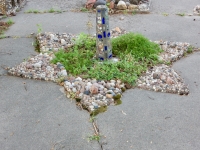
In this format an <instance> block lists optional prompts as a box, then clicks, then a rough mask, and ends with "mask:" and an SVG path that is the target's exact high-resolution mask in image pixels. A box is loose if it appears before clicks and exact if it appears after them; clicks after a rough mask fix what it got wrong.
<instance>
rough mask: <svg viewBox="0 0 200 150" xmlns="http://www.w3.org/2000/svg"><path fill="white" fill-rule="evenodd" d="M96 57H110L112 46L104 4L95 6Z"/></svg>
mask: <svg viewBox="0 0 200 150" xmlns="http://www.w3.org/2000/svg"><path fill="white" fill-rule="evenodd" d="M96 36H97V37H96V39H97V41H96V45H97V52H96V57H97V58H98V59H100V60H107V59H111V58H112V46H111V42H110V29H109V18H108V8H107V6H105V5H99V6H97V8H96Z"/></svg>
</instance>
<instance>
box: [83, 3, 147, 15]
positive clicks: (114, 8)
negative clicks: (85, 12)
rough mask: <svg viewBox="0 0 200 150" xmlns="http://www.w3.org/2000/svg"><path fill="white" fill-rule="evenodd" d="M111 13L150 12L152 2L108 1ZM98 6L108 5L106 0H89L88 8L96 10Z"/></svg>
mask: <svg viewBox="0 0 200 150" xmlns="http://www.w3.org/2000/svg"><path fill="white" fill-rule="evenodd" d="M107 3H108V4H109V8H110V9H111V11H110V13H118V12H121V10H122V11H124V10H126V11H130V12H131V11H132V12H133V11H149V8H150V0H107ZM98 5H106V0H87V2H86V8H88V9H91V8H96V7H97V6H98Z"/></svg>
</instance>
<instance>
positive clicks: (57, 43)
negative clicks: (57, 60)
mask: <svg viewBox="0 0 200 150" xmlns="http://www.w3.org/2000/svg"><path fill="white" fill-rule="evenodd" d="M75 38H76V36H75V35H73V34H69V33H62V34H59V33H57V34H55V33H51V32H45V33H39V34H38V35H37V40H38V41H39V44H40V51H41V52H43V53H44V52H49V51H52V52H56V51H58V50H59V49H67V48H68V47H71V46H73V44H74V39H75Z"/></svg>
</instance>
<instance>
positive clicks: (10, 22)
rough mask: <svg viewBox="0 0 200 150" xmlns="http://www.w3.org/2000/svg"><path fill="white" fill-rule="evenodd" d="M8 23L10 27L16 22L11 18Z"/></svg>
mask: <svg viewBox="0 0 200 150" xmlns="http://www.w3.org/2000/svg"><path fill="white" fill-rule="evenodd" d="M6 23H7V24H8V25H9V26H10V25H12V24H14V21H13V20H12V19H11V18H9V19H8V21H6Z"/></svg>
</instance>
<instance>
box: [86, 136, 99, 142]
mask: <svg viewBox="0 0 200 150" xmlns="http://www.w3.org/2000/svg"><path fill="white" fill-rule="evenodd" d="M100 138H101V136H100V135H91V136H89V137H88V140H89V141H99V140H100Z"/></svg>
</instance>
